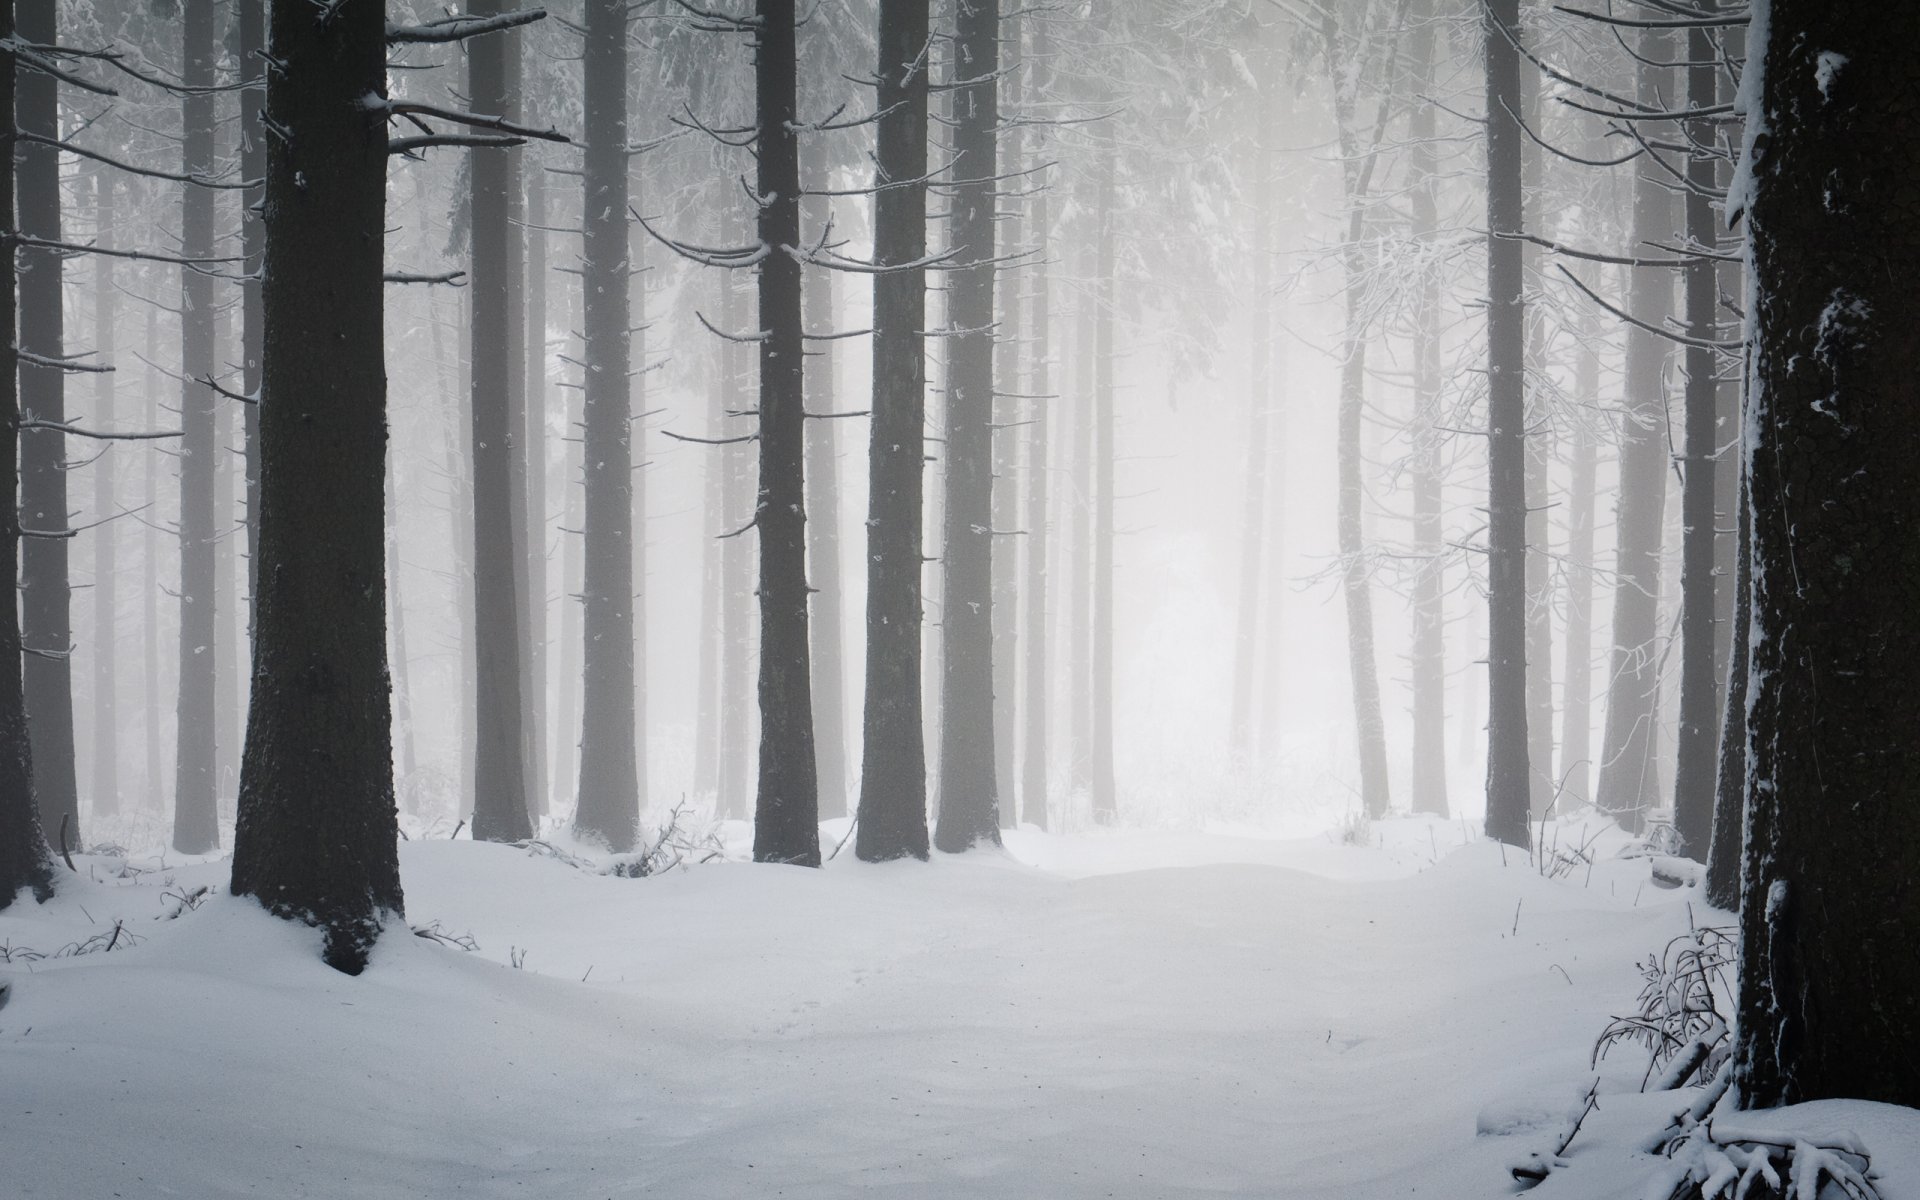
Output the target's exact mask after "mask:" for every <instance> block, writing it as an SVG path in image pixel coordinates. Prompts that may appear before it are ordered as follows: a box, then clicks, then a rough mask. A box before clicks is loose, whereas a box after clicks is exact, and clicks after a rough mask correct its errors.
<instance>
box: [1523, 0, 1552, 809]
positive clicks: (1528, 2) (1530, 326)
mask: <svg viewBox="0 0 1920 1200" xmlns="http://www.w3.org/2000/svg"><path fill="white" fill-rule="evenodd" d="M1522 3H1523V7H1522V9H1521V11H1522V12H1525V11H1527V9H1529V8H1531V9H1535V10H1536V11H1537V10H1538V9H1539V8H1542V7H1544V5H1542V4H1540V3H1539V0H1522ZM1517 28H1519V29H1521V30H1524V29H1525V25H1524V23H1523V24H1522V25H1520V26H1518V27H1517ZM1540 78H1541V77H1540V72H1539V71H1538V70H1536V69H1535V68H1534V67H1533V65H1532V64H1531V63H1529V64H1526V65H1524V66H1523V67H1522V69H1521V71H1520V108H1519V111H1520V112H1521V113H1523V114H1525V115H1524V118H1523V119H1524V120H1525V121H1526V123H1527V127H1528V128H1529V129H1534V130H1538V129H1541V128H1542V127H1543V126H1542V122H1541V116H1540ZM1545 177H1546V155H1545V154H1544V153H1542V150H1541V146H1540V143H1538V142H1536V141H1535V140H1534V139H1533V138H1530V137H1527V136H1525V135H1524V134H1523V135H1522V136H1521V139H1520V195H1521V206H1522V208H1523V209H1524V208H1525V205H1526V197H1529V196H1534V197H1540V196H1542V194H1543V193H1542V184H1543V182H1544V180H1545ZM1541 254H1542V251H1541V249H1540V247H1538V246H1535V245H1532V244H1530V243H1523V244H1522V245H1521V247H1520V277H1521V280H1522V281H1523V282H1522V284H1521V286H1522V287H1523V288H1524V287H1526V286H1527V284H1526V282H1525V281H1528V280H1536V279H1538V278H1539V277H1540V258H1541ZM1522 328H1523V329H1524V330H1525V335H1524V336H1525V338H1526V368H1525V379H1526V380H1527V383H1525V384H1523V385H1522V386H1523V387H1524V389H1525V391H1526V393H1527V421H1526V425H1527V433H1526V435H1525V438H1526V476H1527V534H1526V538H1527V540H1526V547H1527V549H1526V554H1527V808H1528V811H1529V812H1530V813H1531V814H1532V816H1533V819H1534V820H1536V821H1538V820H1544V819H1545V818H1546V817H1547V815H1548V814H1549V813H1557V812H1560V811H1564V810H1560V809H1558V808H1557V807H1556V805H1555V800H1556V799H1557V797H1558V789H1557V788H1556V787H1555V778H1554V774H1553V716H1554V712H1553V592H1554V576H1555V571H1554V570H1553V556H1552V537H1553V525H1552V522H1551V521H1550V520H1549V519H1548V518H1549V517H1550V515H1551V510H1552V504H1553V502H1552V499H1551V497H1550V493H1551V490H1552V488H1551V478H1550V476H1551V473H1552V466H1553V443H1554V439H1555V437H1556V436H1557V433H1556V429H1555V423H1556V422H1555V414H1554V405H1553V397H1552V395H1551V392H1550V390H1549V389H1548V388H1547V387H1546V386H1544V385H1542V384H1537V383H1535V382H1534V381H1536V380H1539V381H1544V380H1546V379H1547V377H1548V364H1547V350H1548V337H1549V335H1548V330H1547V322H1546V307H1545V306H1544V305H1539V304H1536V305H1533V306H1532V307H1530V308H1528V309H1527V311H1526V319H1525V321H1524V322H1522Z"/></svg>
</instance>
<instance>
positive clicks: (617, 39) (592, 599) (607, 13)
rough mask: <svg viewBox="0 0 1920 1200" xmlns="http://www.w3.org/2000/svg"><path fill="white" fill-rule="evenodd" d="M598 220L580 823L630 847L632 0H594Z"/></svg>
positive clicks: (588, 62) (589, 185)
mask: <svg viewBox="0 0 1920 1200" xmlns="http://www.w3.org/2000/svg"><path fill="white" fill-rule="evenodd" d="M583 67H584V71H585V81H584V89H583V99H584V103H585V108H586V155H585V166H586V176H585V185H584V191H583V192H582V194H581V206H582V207H581V211H582V213H583V215H584V228H585V231H586V251H585V255H584V259H583V262H584V274H583V275H582V276H581V285H582V304H583V305H584V308H585V311H584V314H583V316H584V320H583V322H582V323H583V325H584V329H583V330H582V332H583V333H585V335H586V375H585V383H586V391H585V397H586V399H585V406H584V410H583V411H584V414H585V416H584V425H585V433H584V437H585V444H584V447H583V450H584V455H585V462H586V533H585V539H586V544H585V547H584V555H585V558H584V572H585V574H584V576H583V586H582V591H581V594H582V596H583V597H584V602H585V609H584V613H583V626H582V631H583V637H584V638H585V644H586V646H587V649H588V653H587V654H586V656H585V659H584V662H585V671H586V675H585V679H584V683H583V689H584V690H583V692H582V696H581V706H580V712H581V724H580V790H579V797H578V802H577V807H576V810H575V816H574V827H575V828H576V829H578V830H579V831H580V832H581V833H583V834H586V835H589V836H592V837H595V838H599V839H600V840H602V841H604V842H606V843H607V844H608V846H610V847H611V848H613V849H614V850H616V851H619V852H622V853H624V852H626V851H629V850H632V849H633V846H634V842H635V840H636V838H637V837H638V835H639V826H640V782H639V761H638V758H637V756H636V755H635V751H634V699H635V695H634V639H635V633H636V630H635V626H634V619H633V594H634V586H633V585H634V578H633V543H634V527H633V485H634V471H633V444H632V417H631V413H630V412H629V396H628V390H629V384H628V372H629V370H630V360H629V358H628V355H629V353H630V352H631V349H632V347H631V344H630V342H629V340H628V332H627V331H628V329H629V327H630V325H631V324H632V322H631V321H630V320H629V314H630V306H629V294H628V277H629V272H630V269H631V261H632V260H631V258H630V257H629V253H628V241H627V4H626V2H625V0H589V3H588V5H587V10H586V41H585V51H584V59H583Z"/></svg>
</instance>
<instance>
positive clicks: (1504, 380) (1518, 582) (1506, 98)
mask: <svg viewBox="0 0 1920 1200" xmlns="http://www.w3.org/2000/svg"><path fill="white" fill-rule="evenodd" d="M1519 20H1520V12H1519V2H1518V0H1488V4H1487V8H1486V21H1485V38H1486V61H1487V85H1486V96H1487V100H1486V113H1487V229H1488V231H1489V236H1488V238H1487V297H1488V300H1487V460H1488V468H1489V478H1488V484H1487V534H1488V536H1487V542H1488V555H1487V610H1488V619H1489V624H1488V633H1487V637H1488V649H1487V681H1488V683H1487V687H1488V722H1487V824H1486V829H1487V836H1488V837H1491V838H1495V839H1497V840H1499V841H1502V842H1505V843H1507V844H1509V845H1513V846H1525V845H1527V844H1528V841H1529V837H1530V834H1531V832H1532V831H1531V829H1530V828H1529V824H1528V811H1529V789H1530V782H1529V771H1528V757H1527V752H1528V744H1527V590H1526V588H1527V580H1526V571H1527V567H1526V564H1527V483H1526V474H1527V470H1526V422H1527V394H1526V298H1525V294H1524V291H1523V287H1522V285H1523V282H1524V281H1523V279H1522V263H1521V257H1520V243H1519V242H1518V241H1516V240H1514V238H1513V237H1512V236H1506V237H1503V236H1500V235H1502V234H1507V235H1512V234H1517V233H1519V232H1520V231H1521V230H1522V229H1524V228H1525V224H1524V216H1523V210H1524V204H1523V201H1522V195H1521V188H1520V137H1521V133H1520V125H1519V121H1518V120H1517V118H1516V114H1517V113H1518V112H1519V111H1520V103H1519V98H1520V56H1519V53H1518V52H1517V51H1516V49H1515V43H1516V41H1517V40H1518V38H1519V36H1520V25H1519Z"/></svg>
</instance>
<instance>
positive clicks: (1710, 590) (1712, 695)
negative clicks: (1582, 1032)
mask: <svg viewBox="0 0 1920 1200" xmlns="http://www.w3.org/2000/svg"><path fill="white" fill-rule="evenodd" d="M1701 7H1702V8H1704V9H1707V10H1711V9H1712V7H1713V5H1712V3H1711V0H1708V2H1706V3H1703V4H1702V5H1701ZM1687 57H1688V61H1689V63H1691V65H1690V66H1689V67H1688V69H1687V103H1688V105H1689V106H1691V107H1695V108H1699V107H1706V106H1711V105H1713V104H1714V103H1716V102H1717V101H1718V99H1719V95H1718V86H1717V77H1718V76H1719V74H1720V70H1721V68H1720V63H1719V60H1718V55H1717V53H1716V48H1715V44H1714V39H1713V36H1712V34H1711V33H1710V32H1709V31H1708V30H1705V29H1694V30H1691V31H1690V32H1689V33H1688V35H1687ZM1691 124H1692V125H1693V126H1694V128H1692V129H1690V130H1689V139H1690V140H1693V141H1695V142H1697V143H1699V144H1701V145H1703V146H1708V145H1711V144H1712V142H1713V138H1714V129H1715V126H1714V125H1713V124H1712V123H1711V122H1708V121H1704V120H1703V121H1698V122H1693V123H1691ZM1686 173H1687V179H1688V181H1689V182H1690V183H1691V185H1692V187H1691V188H1689V190H1688V191H1687V192H1686V193H1685V194H1684V197H1683V201H1682V203H1683V205H1684V211H1685V213H1686V236H1687V241H1688V243H1689V244H1690V245H1696V246H1707V247H1711V246H1713V245H1714V244H1715V233H1716V228H1717V222H1716V220H1715V217H1714V211H1713V199H1712V196H1711V192H1712V189H1713V187H1714V183H1715V181H1714V170H1713V160H1712V159H1711V158H1709V157H1707V156H1706V154H1705V153H1704V152H1701V153H1696V154H1693V155H1692V156H1690V157H1689V158H1688V160H1687V168H1686ZM1718 274H1719V273H1718V270H1717V268H1716V265H1715V263H1714V262H1713V260H1712V259H1707V258H1695V259H1693V260H1692V261H1690V262H1689V263H1688V265H1687V266H1686V267H1685V268H1683V269H1682V272H1681V276H1682V286H1683V288H1684V289H1685V294H1686V321H1687V333H1688V336H1690V337H1693V338H1696V339H1706V340H1711V339H1712V338H1713V336H1714V332H1715V330H1716V328H1717V323H1716V321H1715V310H1716V308H1718V306H1719V279H1718ZM1684 357H1685V364H1686V386H1685V390H1684V392H1683V396H1684V400H1685V407H1686V458H1685V460H1684V467H1685V478H1684V480H1683V482H1682V485H1681V493H1680V514H1681V526H1682V530H1683V533H1682V540H1681V565H1680V728H1679V733H1678V735H1677V739H1676V740H1677V745H1676V747H1675V749H1676V752H1677V753H1676V760H1675V763H1674V793H1673V817H1674V832H1675V833H1676V834H1678V835H1679V841H1680V847H1679V849H1680V853H1682V854H1685V855H1687V856H1688V857H1691V858H1697V859H1702V860H1704V859H1705V858H1706V856H1707V847H1708V845H1709V843H1710V842H1711V841H1712V838H1713V785H1714V777H1715V774H1716V772H1717V770H1718V767H1719V745H1720V702H1721V698H1720V688H1721V686H1722V684H1723V683H1724V680H1723V679H1722V678H1721V676H1720V674H1719V672H1718V671H1716V670H1715V669H1714V667H1715V663H1714V658H1715V644H1716V643H1717V642H1718V641H1719V639H1720V637H1721V634H1720V631H1719V630H1717V629H1716V628H1715V624H1716V621H1715V616H1716V612H1717V609H1718V599H1717V597H1716V595H1715V591H1716V588H1715V583H1714V574H1713V572H1714V560H1715V558H1716V557H1717V550H1718V545H1717V543H1718V540H1719V537H1718V532H1717V526H1718V524H1719V522H1718V519H1717V514H1716V513H1715V511H1714V509H1715V503H1714V502H1715V500H1716V499H1717V493H1718V490H1719V489H1718V487H1717V486H1716V484H1715V482H1714V475H1715V473H1716V469H1717V468H1718V465H1719V462H1718V460H1719V451H1720V447H1719V439H1720V429H1719V425H1720V420H1719V418H1720V413H1719V408H1720V388H1719V385H1718V383H1717V382H1716V378H1715V377H1716V376H1717V375H1718V374H1719V365H1720V364H1719V361H1718V355H1717V354H1716V353H1715V351H1713V350H1712V349H1711V348H1709V347H1707V346H1704V345H1695V344H1690V345H1688V346H1687V347H1686V349H1685V351H1684Z"/></svg>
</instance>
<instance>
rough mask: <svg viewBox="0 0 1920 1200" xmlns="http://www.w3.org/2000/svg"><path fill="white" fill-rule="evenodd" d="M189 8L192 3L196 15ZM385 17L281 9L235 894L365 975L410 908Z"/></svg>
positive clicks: (274, 34)
mask: <svg viewBox="0 0 1920 1200" xmlns="http://www.w3.org/2000/svg"><path fill="white" fill-rule="evenodd" d="M190 2H191V0H190ZM384 18H385V13H384V10H383V8H382V6H379V5H346V6H343V7H342V8H340V9H338V10H337V11H335V12H334V13H333V14H332V17H331V19H330V20H327V21H324V22H323V21H320V20H317V19H316V18H315V15H314V10H313V6H312V5H311V4H309V3H307V2H306V0H274V3H273V12H272V19H271V25H270V28H269V39H270V41H269V53H270V55H271V57H272V61H273V62H274V63H275V64H276V68H277V69H276V70H275V71H274V73H273V74H272V75H271V77H270V78H269V82H268V85H267V87H268V90H267V114H268V116H269V117H270V118H271V119H272V120H273V122H274V123H275V124H276V125H277V126H278V127H279V128H282V129H289V130H294V131H296V132H295V135H294V137H293V139H292V140H291V141H288V140H276V141H275V142H274V143H273V144H272V146H271V147H270V149H269V151H268V166H267V196H266V199H267V205H266V213H267V217H266V223H267V231H266V233H267V238H266V256H265V266H266V271H265V277H264V280H263V284H262V289H261V291H262V296H261V300H262V304H263V311H264V314H265V317H266V325H265V332H266V344H265V357H264V360H263V363H262V366H263V369H264V372H265V376H264V380H263V385H264V386H263V390H262V393H261V395H262V398H263V401H264V402H263V403H262V404H261V406H260V407H261V414H260V438H261V442H260V448H261V449H260V453H261V472H260V487H261V495H260V500H261V508H260V553H261V557H262V563H261V568H262V569H261V571H260V585H261V587H260V596H259V606H258V624H257V626H256V629H255V638H256V645H257V647H258V649H257V653H256V655H255V660H254V684H253V692H252V710H251V712H250V714H249V720H248V722H247V748H246V753H245V756H244V759H243V762H242V766H241V777H240V805H239V817H238V823H237V826H236V828H235V831H234V848H233V891H234V893H235V894H236V895H250V896H254V897H257V898H258V899H259V900H260V902H261V903H262V904H264V905H265V906H266V907H267V908H268V909H269V910H271V911H273V912H275V913H277V914H279V915H280V916H283V917H287V918H290V919H294V920H300V921H304V922H306V923H308V924H312V925H317V926H319V927H320V928H322V929H324V930H325V931H326V948H325V952H324V953H325V958H326V961H327V962H328V963H329V964H330V965H332V966H334V967H336V968H337V969H339V970H341V971H345V972H346V973H348V974H358V973H359V971H360V970H361V969H362V968H363V967H364V966H365V965H366V961H367V953H368V951H369V949H370V947H371V945H372V943H373V940H374V938H375V937H377V936H378V934H379V931H380V928H381V926H382V925H383V924H384V923H385V922H386V921H387V920H389V919H391V918H397V917H399V915H400V913H401V908H402V899H401V892H400V866H399V858H398V851H397V841H398V838H397V834H398V829H397V827H396V825H395V820H394V805H393V759H392V754H393V752H392V740H391V721H392V714H391V712H390V710H389V707H388V695H387V646H386V622H385V615H386V614H385V603H386V589H385V587H384V583H385V580H384V579H383V578H382V575H383V571H382V553H383V546H384V542H385V538H384V536H383V532H384V525H385V519H384V517H385V511H384V510H385V505H384V491H385V488H384V486H383V484H384V478H385V470H384V463H385V459H386V442H387V427H386V417H387V411H386V410H387V404H386V364H385V353H384V344H383V334H382V330H381V318H382V303H383V299H382V296H381V273H382V250H383V247H382V238H381V230H382V228H383V226H384V223H385V220H384V219H385V215H386V214H385V209H386V177H387V138H386V122H385V120H384V119H383V117H382V115H381V114H380V113H378V112H369V111H368V106H367V105H366V104H365V103H363V101H364V99H365V98H366V97H367V96H369V95H372V96H382V97H384V96H385V94H386V39H385V28H386V25H385V19H384Z"/></svg>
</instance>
